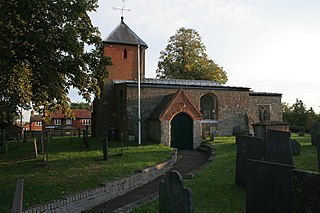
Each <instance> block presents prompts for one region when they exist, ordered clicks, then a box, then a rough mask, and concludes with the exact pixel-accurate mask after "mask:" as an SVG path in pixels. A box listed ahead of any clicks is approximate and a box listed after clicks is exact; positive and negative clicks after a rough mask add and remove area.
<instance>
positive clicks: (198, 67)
mask: <svg viewBox="0 0 320 213" xmlns="http://www.w3.org/2000/svg"><path fill="white" fill-rule="evenodd" d="M156 72H157V77H158V78H167V79H170V78H175V79H192V80H213V81H216V82H218V83H220V84H225V83H226V82H227V80H228V78H227V74H226V72H225V71H223V68H222V67H219V66H218V65H217V64H215V63H214V62H213V60H211V59H209V58H208V55H207V54H206V48H205V46H204V44H203V43H202V42H201V37H200V35H199V33H198V32H197V31H195V30H193V29H186V28H180V29H179V30H178V31H177V33H176V34H175V35H174V36H171V37H170V39H169V42H168V45H167V47H166V48H165V50H164V51H161V52H160V59H159V62H158V69H157V71H156Z"/></svg>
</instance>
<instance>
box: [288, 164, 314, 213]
mask: <svg viewBox="0 0 320 213" xmlns="http://www.w3.org/2000/svg"><path fill="white" fill-rule="evenodd" d="M292 179H293V189H292V199H293V209H294V212H310V213H316V212H317V213H318V212H320V196H319V195H320V173H314V172H308V171H299V170H293V178H292Z"/></svg>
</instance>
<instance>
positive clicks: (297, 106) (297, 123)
mask: <svg viewBox="0 0 320 213" xmlns="http://www.w3.org/2000/svg"><path fill="white" fill-rule="evenodd" d="M282 112H283V120H284V121H285V122H288V123H290V129H291V131H292V132H308V131H309V130H310V128H311V126H312V124H313V123H314V122H315V121H317V120H319V118H320V116H319V115H317V114H316V113H315V112H314V110H313V109H312V107H311V108H310V109H308V110H307V108H306V106H305V105H304V103H303V102H302V100H299V99H297V100H296V103H294V104H292V105H291V106H289V104H287V103H283V104H282Z"/></svg>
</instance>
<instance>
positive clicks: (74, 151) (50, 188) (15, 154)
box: [0, 138, 172, 212]
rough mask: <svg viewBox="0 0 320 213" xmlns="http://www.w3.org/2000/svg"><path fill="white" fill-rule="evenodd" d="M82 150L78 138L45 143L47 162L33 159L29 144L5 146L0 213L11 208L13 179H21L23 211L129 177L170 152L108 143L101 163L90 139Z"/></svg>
mask: <svg viewBox="0 0 320 213" xmlns="http://www.w3.org/2000/svg"><path fill="white" fill-rule="evenodd" d="M89 143H90V148H89V149H86V148H85V146H84V144H83V142H82V139H81V138H65V139H62V138H60V139H54V140H52V141H50V142H49V161H48V163H47V164H44V162H43V161H42V155H39V157H38V158H35V155H34V153H33V144H32V143H27V144H25V143H22V144H21V145H20V147H19V149H17V148H16V143H13V142H11V143H10V144H9V153H7V154H5V153H3V152H1V151H3V150H0V171H1V173H0V174H1V176H0V186H1V187H0V212H9V209H10V208H11V204H12V200H13V195H14V190H15V184H16V180H17V179H18V178H20V177H23V178H24V180H25V181H24V208H27V207H29V206H32V205H35V204H40V203H43V202H47V201H51V200H54V199H58V198H60V197H61V196H64V195H69V194H72V193H74V192H78V191H81V190H85V189H89V188H94V187H96V186H97V185H98V184H100V183H102V182H106V181H108V180H112V179H114V178H118V177H123V176H126V175H129V174H131V173H132V172H134V171H135V170H138V169H142V168H144V167H147V166H151V165H155V164H156V163H158V162H161V161H164V160H165V159H166V158H168V157H169V156H170V155H171V153H172V149H171V148H170V147H166V146H163V145H159V144H149V145H143V146H136V145H132V144H131V145H129V144H127V145H125V147H124V154H123V155H122V156H119V153H120V147H119V145H120V143H116V142H114V143H111V144H110V146H109V147H110V148H109V160H108V161H104V160H102V156H103V154H102V143H101V141H95V140H92V139H90V141H89Z"/></svg>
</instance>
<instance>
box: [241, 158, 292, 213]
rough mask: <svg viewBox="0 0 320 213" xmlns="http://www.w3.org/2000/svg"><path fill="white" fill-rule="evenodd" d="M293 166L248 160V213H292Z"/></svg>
mask: <svg viewBox="0 0 320 213" xmlns="http://www.w3.org/2000/svg"><path fill="white" fill-rule="evenodd" d="M292 169H293V166H290V165H284V164H278V163H271V162H266V161H257V160H248V173H247V191H246V212H247V213H257V212H259V213H270V212H290V213H291V212H292V193H291V190H292Z"/></svg>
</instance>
